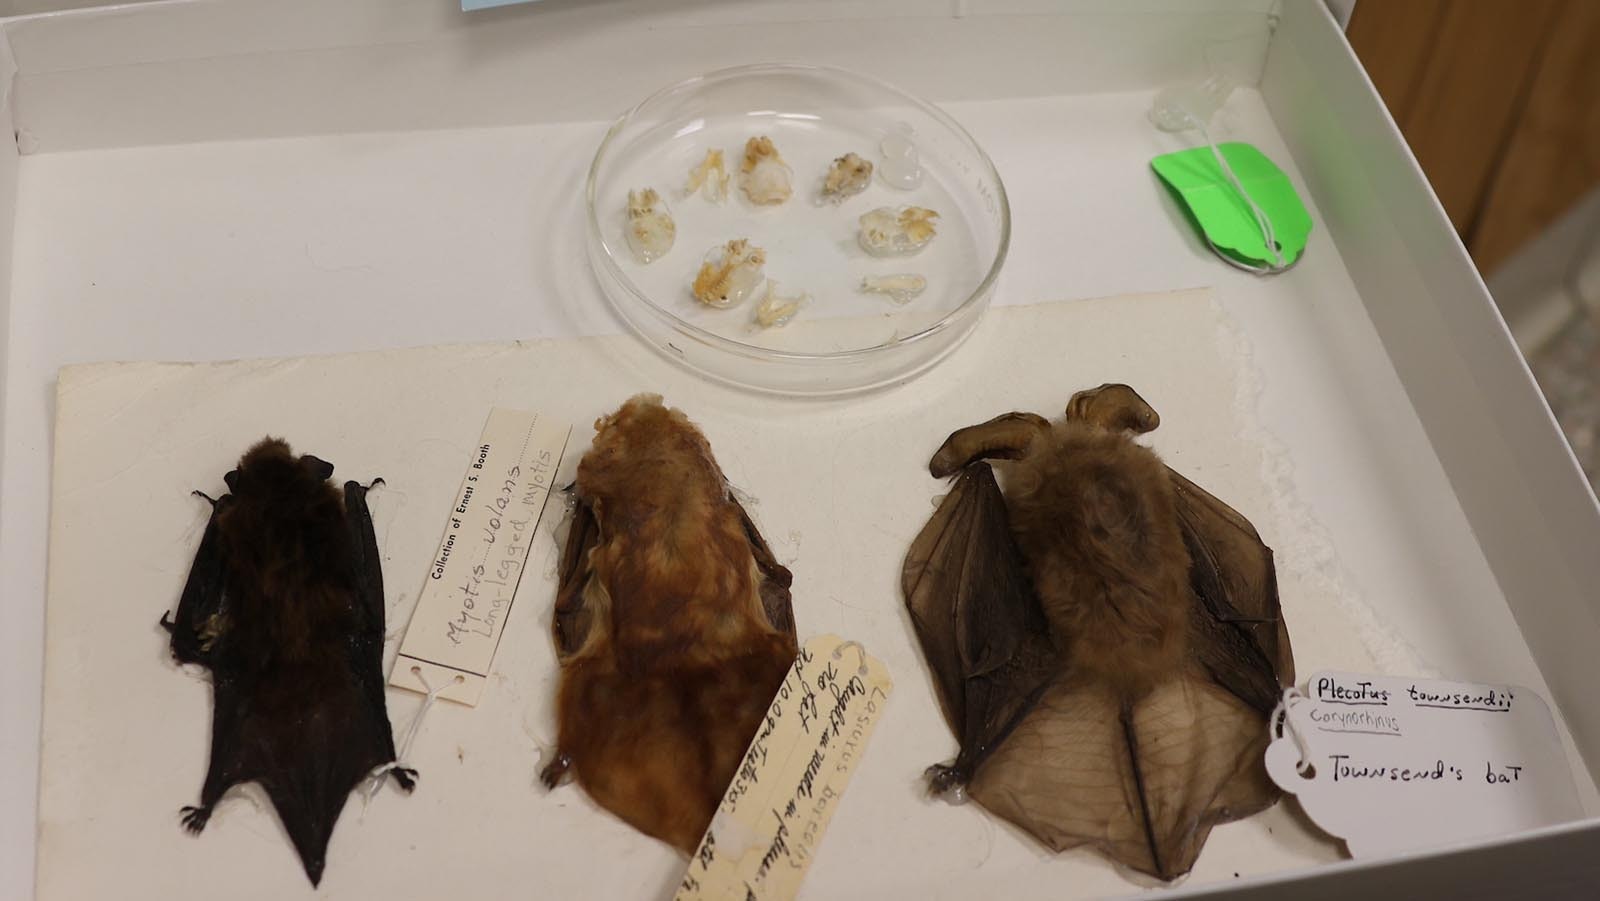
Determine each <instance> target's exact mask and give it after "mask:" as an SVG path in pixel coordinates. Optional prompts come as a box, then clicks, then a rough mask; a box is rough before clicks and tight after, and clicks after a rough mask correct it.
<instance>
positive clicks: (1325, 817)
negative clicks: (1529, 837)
mask: <svg viewBox="0 0 1600 901" xmlns="http://www.w3.org/2000/svg"><path fill="white" fill-rule="evenodd" d="M1266 763H1267V774H1268V775H1269V776H1271V777H1272V781H1273V782H1276V783H1277V784H1278V786H1279V787H1280V788H1282V789H1283V790H1284V791H1286V792H1289V793H1290V794H1293V795H1296V796H1297V797H1298V798H1299V799H1300V804H1301V806H1302V807H1304V808H1305V811H1306V813H1307V814H1308V815H1309V816H1310V817H1311V819H1312V820H1314V821H1316V823H1317V825H1318V826H1321V827H1322V828H1323V829H1326V830H1327V831H1328V832H1331V833H1333V834H1334V835H1337V836H1339V837H1340V838H1343V839H1344V840H1345V843H1346V844H1347V845H1348V846H1349V847H1350V853H1351V855H1352V856H1355V857H1365V856H1368V855H1373V854H1386V853H1395V852H1399V851H1406V850H1412V849H1416V848H1422V847H1427V846H1432V845H1440V844H1444V843H1447V842H1452V841H1459V840H1465V839H1472V838H1484V837H1487V836H1492V835H1505V834H1509V833H1512V832H1517V831H1521V830H1525V829H1532V828H1535V827H1538V826H1547V825H1550V824H1553V823H1560V822H1565V821H1569V820H1575V819H1578V818H1579V817H1581V816H1583V809H1582V807H1581V805H1579V803H1578V799H1577V792H1576V790H1575V788H1574V786H1573V781H1572V771H1571V769H1570V768H1569V766H1568V764H1567V758H1566V755H1565V753H1564V752H1563V751H1562V748H1561V740H1560V737H1559V736H1558V735H1557V733H1556V727H1555V721H1554V720H1553V719H1552V718H1551V716H1550V708H1549V707H1548V706H1546V705H1545V702H1544V699H1543V698H1540V697H1539V695H1538V694H1536V693H1535V692H1533V691H1532V690H1531V689H1527V688H1518V687H1516V686H1504V685H1472V684H1469V683H1466V682H1440V681H1429V680H1424V679H1404V678H1398V677H1392V676H1360V675H1352V674H1350V673H1334V672H1322V673H1317V674H1316V675H1314V676H1312V677H1311V679H1310V680H1309V681H1308V682H1307V683H1306V691H1305V693H1304V694H1302V693H1301V692H1300V691H1299V690H1297V689H1290V690H1289V691H1288V692H1285V694H1284V702H1283V705H1282V706H1280V707H1279V711H1278V714H1277V715H1275V716H1274V717H1273V740H1272V743H1271V744H1269V745H1268V746H1267V758H1266Z"/></svg>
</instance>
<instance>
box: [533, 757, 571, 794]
mask: <svg viewBox="0 0 1600 901" xmlns="http://www.w3.org/2000/svg"><path fill="white" fill-rule="evenodd" d="M571 771H572V758H571V757H569V756H567V755H566V754H557V755H556V759H555V760H552V761H550V765H549V766H547V767H545V768H544V769H543V770H541V771H540V773H539V781H540V782H543V783H544V787H545V788H555V787H556V786H558V785H561V784H562V783H564V782H566V781H567V776H568V774H569V773H570V772H571Z"/></svg>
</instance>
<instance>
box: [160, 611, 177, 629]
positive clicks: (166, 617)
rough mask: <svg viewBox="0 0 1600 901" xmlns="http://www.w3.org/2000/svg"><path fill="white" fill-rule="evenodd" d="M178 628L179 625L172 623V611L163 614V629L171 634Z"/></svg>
mask: <svg viewBox="0 0 1600 901" xmlns="http://www.w3.org/2000/svg"><path fill="white" fill-rule="evenodd" d="M177 627H178V624H177V623H175V622H173V621H172V611H170V610H169V611H167V612H166V613H163V614H161V628H163V629H166V630H167V631H168V632H171V631H172V630H173V629H176V628H177Z"/></svg>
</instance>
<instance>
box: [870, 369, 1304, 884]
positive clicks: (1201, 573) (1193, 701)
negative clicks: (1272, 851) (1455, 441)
mask: <svg viewBox="0 0 1600 901" xmlns="http://www.w3.org/2000/svg"><path fill="white" fill-rule="evenodd" d="M1159 422H1160V420H1159V418H1158V417H1157V416H1156V412H1155V411H1154V410H1153V409H1151V408H1150V406H1149V405H1148V404H1146V403H1145V402H1144V400H1143V399H1142V398H1140V397H1139V395H1138V394H1136V393H1135V392H1134V391H1133V389H1132V388H1129V387H1128V386H1126V385H1103V386H1101V387H1100V388H1096V389H1094V390H1092V391H1081V392H1079V393H1078V394H1076V395H1074V396H1073V397H1072V400H1071V402H1070V403H1069V404H1068V405H1067V412H1066V417H1065V419H1064V420H1063V421H1061V422H1059V423H1056V424H1055V425H1051V424H1050V423H1049V422H1047V421H1046V420H1045V419H1043V418H1042V417H1039V416H1035V415H1033V414H1031V413H1008V414H1006V415H1004V416H1000V417H997V418H995V419H993V420H990V421H989V422H986V423H984V424H982V425H977V426H971V427H969V428H965V429H961V430H960V431H958V432H956V433H954V434H953V435H951V436H950V437H949V438H948V439H947V440H946V441H945V443H944V446H943V447H941V448H939V452H938V453H937V454H935V455H934V457H933V460H932V462H931V463H930V464H929V467H928V468H929V470H930V471H931V472H932V473H933V475H934V476H935V477H944V476H948V475H951V474H957V475H956V478H955V481H954V484H953V485H952V487H951V491H950V493H949V494H948V495H947V496H946V497H945V499H944V501H943V502H942V503H940V505H939V509H938V511H937V512H936V513H934V515H933V518H932V519H931V520H929V522H928V524H927V526H925V527H924V528H923V530H922V533H921V534H920V535H918V536H917V538H916V541H915V542H914V543H913V544H912V546H911V551H910V553H909V554H908V555H907V557H906V562H905V571H904V576H903V583H902V585H903V588H904V591H905V596H906V604H907V606H908V607H909V608H910V611H911V618H912V622H913V623H914V625H915V627H916V632H917V638H918V639H919V640H920V642H921V644H922V650H923V654H924V655H925V656H926V657H927V659H928V663H929V665H930V666H931V668H932V669H933V673H934V681H935V686H936V688H937V689H938V694H939V699H940V702H941V704H942V706H943V708H944V714H945V718H946V720H948V721H949V723H950V728H951V729H952V730H953V731H954V732H955V733H956V735H957V737H958V738H959V739H960V742H961V749H960V752H959V754H958V755H957V757H956V759H955V762H954V764H952V765H949V766H935V767H932V768H931V769H930V770H929V773H928V775H929V786H930V789H931V790H933V791H935V792H937V793H941V794H942V793H944V792H946V791H948V790H951V789H955V788H961V787H965V790H966V791H967V793H968V794H969V795H970V796H971V797H973V798H975V799H976V800H977V801H978V802H979V803H981V804H982V805H983V806H984V807H986V808H988V809H989V810H990V811H992V812H994V813H996V814H998V815H999V816H1001V817H1004V818H1005V819H1007V820H1009V821H1011V822H1012V823H1014V824H1016V825H1017V826H1020V827H1021V828H1023V829H1025V830H1027V831H1028V832H1030V833H1032V834H1033V835H1034V836H1036V837H1037V838H1038V839H1039V840H1040V841H1041V842H1043V843H1044V844H1046V845H1048V846H1049V847H1050V848H1052V849H1054V850H1057V851H1060V850H1064V849H1067V848H1072V847H1075V846H1077V845H1083V844H1088V845H1091V846H1093V847H1095V848H1097V849H1098V850H1099V851H1101V852H1102V853H1104V854H1105V855H1106V856H1108V857H1110V858H1111V859H1112V860H1114V861H1117V862H1118V863H1121V864H1125V865H1126V866H1128V867H1131V868H1133V869H1135V870H1139V871H1141V872H1144V873H1148V874H1150V875H1153V876H1156V877H1158V878H1160V879H1166V880H1170V879H1175V878H1177V877H1178V876H1181V875H1183V874H1184V873H1186V872H1188V871H1189V868H1190V867H1191V866H1193V864H1194V860H1195V857H1196V856H1198V855H1199V853H1200V848H1201V846H1202V845H1204V844H1205V840H1206V836H1207V835H1208V834H1209V833H1210V831H1211V827H1212V826H1214V825H1216V824H1217V823H1223V822H1227V821H1229V820H1233V819H1238V818H1240V817H1244V816H1248V815H1250V814H1252V813H1255V812H1257V811H1259V810H1262V809H1264V808H1266V807H1269V806H1271V804H1272V803H1273V801H1274V800H1276V799H1277V794H1278V793H1277V791H1276V789H1275V788H1274V787H1273V785H1272V783H1271V782H1270V781H1268V779H1267V774H1266V769H1265V767H1264V765H1263V763H1262V755H1263V753H1264V752H1265V749H1266V745H1267V725H1266V720H1267V717H1268V716H1269V715H1270V713H1271V711H1272V709H1273V706H1274V705H1275V704H1276V702H1277V699H1278V696H1279V692H1280V691H1281V689H1282V688H1283V687H1284V686H1287V685H1289V684H1291V683H1293V681H1294V662H1293V658H1292V656H1291V654H1290V650H1289V633H1288V631H1287V630H1286V629H1285V627H1284V623H1283V620H1282V618H1281V617H1280V616H1279V612H1278V587H1277V577H1276V575H1275V574H1274V571H1273V564H1272V551H1271V550H1269V549H1268V548H1267V547H1266V546H1265V545H1264V544H1262V543H1261V538H1260V536H1258V535H1257V534H1256V530H1255V529H1254V527H1252V526H1251V525H1250V523H1249V521H1248V520H1246V519H1245V518H1244V517H1242V516H1240V515H1239V514H1238V513H1236V512H1234V510H1233V509H1232V508H1230V507H1229V506H1228V505H1227V504H1224V503H1222V502H1221V501H1219V500H1217V499H1216V498H1214V497H1212V496H1211V495H1209V494H1207V493H1206V492H1205V491H1203V490H1201V489H1200V488H1199V487H1198V486H1196V485H1195V484H1194V483H1193V482H1190V481H1189V480H1188V479H1185V478H1184V477H1183V476H1180V475H1178V474H1177V473H1175V472H1173V471H1172V470H1170V469H1168V468H1167V467H1166V466H1165V465H1163V464H1162V462H1161V461H1160V459H1158V458H1157V457H1156V455H1155V454H1154V453H1152V452H1151V451H1150V450H1148V449H1146V448H1144V447H1142V446H1140V445H1138V444H1135V443H1134V441H1133V439H1132V436H1133V434H1134V433H1141V432H1148V431H1150V430H1151V429H1154V428H1155V427H1156V426H1157V425H1158V424H1159ZM985 458H992V459H996V460H998V461H1001V462H998V463H997V464H996V465H997V466H998V467H999V468H1000V470H1001V474H1002V475H1003V476H1004V478H1005V490H1004V492H1003V493H1002V491H1001V489H1000V486H999V485H998V484H997V483H996V481H995V476H994V473H993V471H992V470H991V468H990V464H988V463H986V462H983V461H984V460H985Z"/></svg>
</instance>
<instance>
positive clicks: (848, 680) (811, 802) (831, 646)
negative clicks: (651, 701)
mask: <svg viewBox="0 0 1600 901" xmlns="http://www.w3.org/2000/svg"><path fill="white" fill-rule="evenodd" d="M891 688H893V683H892V682H891V681H890V680H889V672H888V670H886V669H885V668H884V666H883V664H882V663H881V662H880V661H878V660H876V659H874V658H872V657H869V656H867V652H866V650H864V649H863V648H862V647H861V645H859V644H857V643H856V642H853V641H845V640H844V639H842V638H839V637H838V636H837V635H823V636H819V637H817V638H813V639H811V640H810V641H808V642H806V643H805V646H804V647H802V648H801V649H800V656H799V657H798V658H796V659H795V662H794V666H792V667H790V669H789V675H788V677H787V678H786V679H784V681H783V685H782V686H780V687H779V688H778V694H777V697H775V698H773V699H772V706H771V707H768V708H767V718H766V720H765V721H763V723H762V725H761V729H760V731H758V732H757V733H756V737H755V738H754V739H753V740H751V742H750V747H749V748H748V749H747V750H746V751H745V755H744V761H743V762H742V763H741V764H740V766H739V771H738V773H736V774H735V775H734V777H733V782H732V783H731V784H729V785H728V791H727V793H726V794H724V795H723V796H722V806H721V807H719V808H717V814H716V816H715V817H714V818H713V819H712V821H711V828H709V829H707V830H706V835H705V838H703V839H701V840H700V848H699V850H697V851H696V852H695V854H694V856H693V857H692V858H690V860H689V870H688V872H686V873H685V874H684V876H683V882H682V883H681V884H680V885H679V887H678V894H677V895H676V896H675V901H721V899H724V898H732V899H737V901H747V899H748V901H786V899H789V898H793V897H794V895H795V892H797V891H799V890H800V880H801V878H803V877H804V876H805V874H806V869H807V868H808V867H810V866H811V861H812V859H813V858H814V857H815V856H816V853H817V845H818V843H820V842H821V841H822V833H823V832H824V831H825V830H826V829H827V828H828V821H829V820H830V819H832V818H833V811H834V809H835V808H837V807H838V806H839V797H840V795H842V794H844V789H845V786H846V784H847V783H849V781H850V774H851V773H852V772H854V771H855V768H856V763H857V762H859V761H860V760H861V754H862V751H863V750H864V749H865V748H866V745H867V739H869V738H871V737H872V727H873V726H875V725H877V722H878V715H879V714H881V713H882V712H883V705H884V702H885V701H887V700H888V698H889V691H890V689H891Z"/></svg>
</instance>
